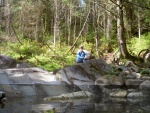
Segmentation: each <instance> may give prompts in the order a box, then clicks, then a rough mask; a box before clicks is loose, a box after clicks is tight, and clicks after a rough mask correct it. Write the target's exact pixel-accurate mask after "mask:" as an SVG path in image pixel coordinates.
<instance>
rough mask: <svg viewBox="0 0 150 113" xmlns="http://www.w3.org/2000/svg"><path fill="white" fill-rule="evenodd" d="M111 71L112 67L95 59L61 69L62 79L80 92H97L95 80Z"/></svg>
mask: <svg viewBox="0 0 150 113" xmlns="http://www.w3.org/2000/svg"><path fill="white" fill-rule="evenodd" d="M110 70H111V67H110V66H109V65H108V64H107V63H106V62H105V61H103V60H102V59H93V60H89V61H88V62H86V63H79V64H76V65H73V66H67V67H65V68H63V69H61V70H60V73H61V75H62V78H61V79H62V80H63V81H66V82H67V83H68V84H72V85H73V86H75V87H78V88H79V89H80V90H85V91H89V92H91V91H92V92H93V91H97V86H96V85H95V80H96V79H98V78H99V77H100V76H104V73H105V72H108V71H110Z"/></svg>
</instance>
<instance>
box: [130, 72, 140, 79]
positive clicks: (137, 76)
mask: <svg viewBox="0 0 150 113" xmlns="http://www.w3.org/2000/svg"><path fill="white" fill-rule="evenodd" d="M132 75H133V76H135V77H136V78H141V76H142V75H141V74H140V73H136V72H132Z"/></svg>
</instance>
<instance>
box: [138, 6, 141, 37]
mask: <svg viewBox="0 0 150 113" xmlns="http://www.w3.org/2000/svg"><path fill="white" fill-rule="evenodd" d="M140 20H141V16H140V9H138V36H139V38H141V22H140Z"/></svg>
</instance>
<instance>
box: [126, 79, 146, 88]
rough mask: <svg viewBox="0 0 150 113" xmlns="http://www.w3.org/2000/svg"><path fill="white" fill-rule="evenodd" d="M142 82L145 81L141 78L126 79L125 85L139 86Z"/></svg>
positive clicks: (129, 86) (130, 86)
mask: <svg viewBox="0 0 150 113" xmlns="http://www.w3.org/2000/svg"><path fill="white" fill-rule="evenodd" d="M142 82H144V80H141V79H127V80H126V81H125V85H126V86H127V87H128V88H139V86H140V84H141V83H142Z"/></svg>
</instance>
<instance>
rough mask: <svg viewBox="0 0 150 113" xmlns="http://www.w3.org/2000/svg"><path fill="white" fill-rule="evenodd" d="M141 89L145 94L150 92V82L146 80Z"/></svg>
mask: <svg viewBox="0 0 150 113" xmlns="http://www.w3.org/2000/svg"><path fill="white" fill-rule="evenodd" d="M139 89H140V90H141V91H143V92H150V81H149V80H146V81H144V82H143V83H141V84H140V88H139Z"/></svg>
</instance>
